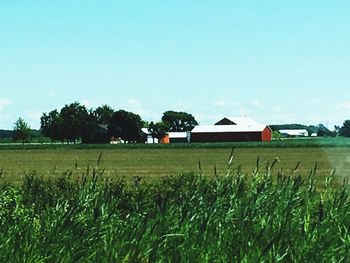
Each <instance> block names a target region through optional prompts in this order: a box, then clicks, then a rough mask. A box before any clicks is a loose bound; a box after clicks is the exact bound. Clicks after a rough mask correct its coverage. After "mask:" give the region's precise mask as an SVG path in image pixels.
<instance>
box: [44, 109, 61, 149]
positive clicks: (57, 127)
mask: <svg viewBox="0 0 350 263" xmlns="http://www.w3.org/2000/svg"><path fill="white" fill-rule="evenodd" d="M40 123H41V126H40V130H41V133H42V135H44V136H46V137H49V138H50V139H51V141H62V142H63V139H64V138H63V133H62V117H61V114H60V113H59V112H58V111H57V110H53V111H51V112H49V113H48V114H46V113H43V115H42V116H41V118H40Z"/></svg>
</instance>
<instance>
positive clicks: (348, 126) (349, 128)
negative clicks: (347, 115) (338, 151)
mask: <svg viewBox="0 0 350 263" xmlns="http://www.w3.org/2000/svg"><path fill="white" fill-rule="evenodd" d="M339 134H340V135H341V136H344V137H350V120H346V121H344V124H343V126H342V127H341V128H340V129H339Z"/></svg>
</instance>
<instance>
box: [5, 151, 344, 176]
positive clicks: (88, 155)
mask: <svg viewBox="0 0 350 263" xmlns="http://www.w3.org/2000/svg"><path fill="white" fill-rule="evenodd" d="M230 151H231V148H154V149H147V148H145V149H144V148H139V149H132V148H131V149H126V148H116V149H110V148H107V149H103V148H102V149H98V148H97V149H74V148H65V147H63V148H58V149H28V150H18V149H12V150H8V149H2V150H0V175H1V177H2V179H3V180H5V181H7V182H18V181H20V180H21V176H23V175H25V174H26V173H28V172H33V171H36V172H38V173H39V174H41V175H44V176H55V175H57V174H61V173H63V172H65V171H67V170H71V171H73V173H74V174H81V173H82V172H84V171H85V170H86V169H87V167H88V166H89V167H90V168H91V167H93V166H94V165H95V164H96V161H97V159H98V158H99V155H100V154H101V153H102V157H101V160H102V162H101V166H102V167H103V168H104V169H105V175H107V176H110V177H112V178H116V177H120V176H126V177H129V178H131V177H134V176H141V177H142V178H144V179H145V180H147V179H152V178H158V177H160V176H164V175H177V174H180V173H183V172H188V171H194V172H197V171H198V170H199V162H200V166H201V169H202V171H203V173H204V174H205V175H209V176H211V175H214V167H216V170H217V172H218V173H221V172H222V171H225V170H226V168H227V159H228V156H229V154H230ZM258 156H259V158H260V167H261V169H264V166H265V165H266V164H267V162H270V163H271V162H272V161H273V160H274V159H275V157H278V158H279V160H280V161H279V162H278V163H277V164H276V166H275V171H280V170H282V171H283V172H284V174H286V175H288V174H290V171H291V170H292V169H293V168H294V167H295V166H296V164H297V163H298V162H299V161H300V165H299V168H298V172H300V174H302V175H305V174H308V172H309V171H310V169H312V168H313V167H314V165H315V163H316V162H317V165H318V175H320V176H325V175H328V174H329V173H330V172H331V170H332V169H336V170H337V175H338V176H339V177H343V176H348V175H349V174H350V148H348V147H291V148H287V147H283V148H277V147H272V148H266V147H259V148H251V147H249V148H237V149H235V154H234V163H233V164H234V168H237V167H238V166H241V169H242V171H243V172H248V173H250V172H252V171H253V170H254V169H255V167H256V160H257V157H258Z"/></svg>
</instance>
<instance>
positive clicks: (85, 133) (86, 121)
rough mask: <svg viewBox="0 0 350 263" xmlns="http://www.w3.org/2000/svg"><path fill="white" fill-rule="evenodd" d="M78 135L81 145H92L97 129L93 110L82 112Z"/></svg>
mask: <svg viewBox="0 0 350 263" xmlns="http://www.w3.org/2000/svg"><path fill="white" fill-rule="evenodd" d="M81 125H82V126H81V129H80V132H79V135H80V137H81V141H82V143H93V142H94V136H95V131H96V129H97V125H98V123H97V117H96V115H95V113H94V111H93V110H89V111H86V112H85V111H83V115H82V124H81Z"/></svg>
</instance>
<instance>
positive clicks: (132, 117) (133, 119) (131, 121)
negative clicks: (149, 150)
mask: <svg viewBox="0 0 350 263" xmlns="http://www.w3.org/2000/svg"><path fill="white" fill-rule="evenodd" d="M142 127H143V121H142V119H141V117H140V116H139V115H137V114H135V113H132V112H129V111H125V110H119V111H116V112H114V114H113V116H112V119H111V121H110V123H109V125H108V132H109V134H110V135H111V136H114V137H120V138H121V139H122V140H124V141H128V142H141V141H142V137H143V136H142V132H141V129H142Z"/></svg>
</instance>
